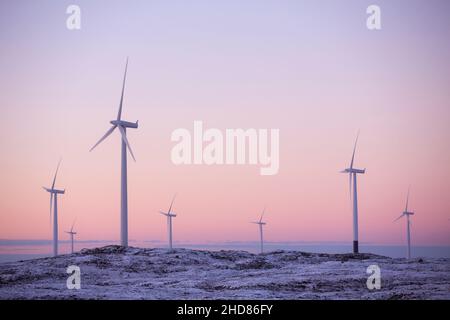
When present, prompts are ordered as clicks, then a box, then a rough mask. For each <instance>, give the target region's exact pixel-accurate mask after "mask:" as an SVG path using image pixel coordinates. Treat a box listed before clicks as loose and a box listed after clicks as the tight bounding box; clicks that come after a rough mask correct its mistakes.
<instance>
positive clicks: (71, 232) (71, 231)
mask: <svg viewBox="0 0 450 320" xmlns="http://www.w3.org/2000/svg"><path fill="white" fill-rule="evenodd" d="M74 225H75V221H74V222H73V223H72V227H71V228H70V231H66V233H68V234H70V244H71V245H70V247H71V249H72V250H71V253H73V236H74V235H76V234H77V233H76V232H75V231H73V226H74Z"/></svg>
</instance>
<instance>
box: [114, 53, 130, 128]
mask: <svg viewBox="0 0 450 320" xmlns="http://www.w3.org/2000/svg"><path fill="white" fill-rule="evenodd" d="M127 70H128V57H127V62H126V64H125V74H124V75H123V84H122V94H121V96H120V104H119V112H118V113H117V120H120V118H121V117H122V103H123V93H124V91H125V81H126V79H127Z"/></svg>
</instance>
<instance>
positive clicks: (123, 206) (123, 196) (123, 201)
mask: <svg viewBox="0 0 450 320" xmlns="http://www.w3.org/2000/svg"><path fill="white" fill-rule="evenodd" d="M127 69H128V58H127V62H126V65H125V74H124V76H123V85H122V95H121V96H120V104H119V112H118V113H117V119H116V120H111V121H110V123H111V124H112V127H111V128H110V129H109V130H108V131H106V133H105V135H104V136H103V137H101V139H100V140H99V141H98V142H97V143H96V144H95V145H94V146H93V147H92V148H91V150H89V151H92V150H94V148H95V147H97V146H98V145H99V144H100V143H101V142H102V141H103V140H105V139H106V138H107V137H108V136H109V135H110V134H111V133H112V132H113V131H114V129H116V128H118V129H119V131H120V134H121V136H122V139H121V140H122V155H121V157H122V164H121V182H120V190H121V192H120V243H121V245H122V246H125V247H126V246H128V193H127V148H128V150H129V151H130V154H131V157H132V158H133V160H134V161H136V159H135V158H134V154H133V151H132V150H131V147H130V143H129V142H128V139H127V133H126V129H127V128H132V129H137V127H138V121H136V122H135V123H134V122H128V121H124V120H122V104H123V94H124V91H125V80H126V78H127Z"/></svg>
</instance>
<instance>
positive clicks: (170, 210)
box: [167, 193, 177, 214]
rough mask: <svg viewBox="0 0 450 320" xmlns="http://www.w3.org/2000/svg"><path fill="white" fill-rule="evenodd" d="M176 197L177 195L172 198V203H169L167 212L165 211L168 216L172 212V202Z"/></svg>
mask: <svg viewBox="0 0 450 320" xmlns="http://www.w3.org/2000/svg"><path fill="white" fill-rule="evenodd" d="M176 196H177V194H176V193H175V194H174V196H173V198H172V202H171V203H170V207H169V211H167V213H168V214H170V213H171V212H172V206H173V202H174V201H175V198H176Z"/></svg>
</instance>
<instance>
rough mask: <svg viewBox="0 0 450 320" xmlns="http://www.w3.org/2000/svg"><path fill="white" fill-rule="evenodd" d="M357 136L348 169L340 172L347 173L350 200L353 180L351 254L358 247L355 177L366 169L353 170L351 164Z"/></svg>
mask: <svg viewBox="0 0 450 320" xmlns="http://www.w3.org/2000/svg"><path fill="white" fill-rule="evenodd" d="M358 137H359V132H358V135H357V136H356V141H355V146H354V147H353V155H352V160H351V161H350V167H349V168H347V169H345V170H343V171H341V172H342V173H348V175H349V180H348V182H349V191H350V198H352V180H353V253H358V252H359V246H358V188H357V185H356V176H357V175H358V174H364V173H365V172H366V169H356V168H353V162H354V160H355V151H356V145H357V144H358Z"/></svg>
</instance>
